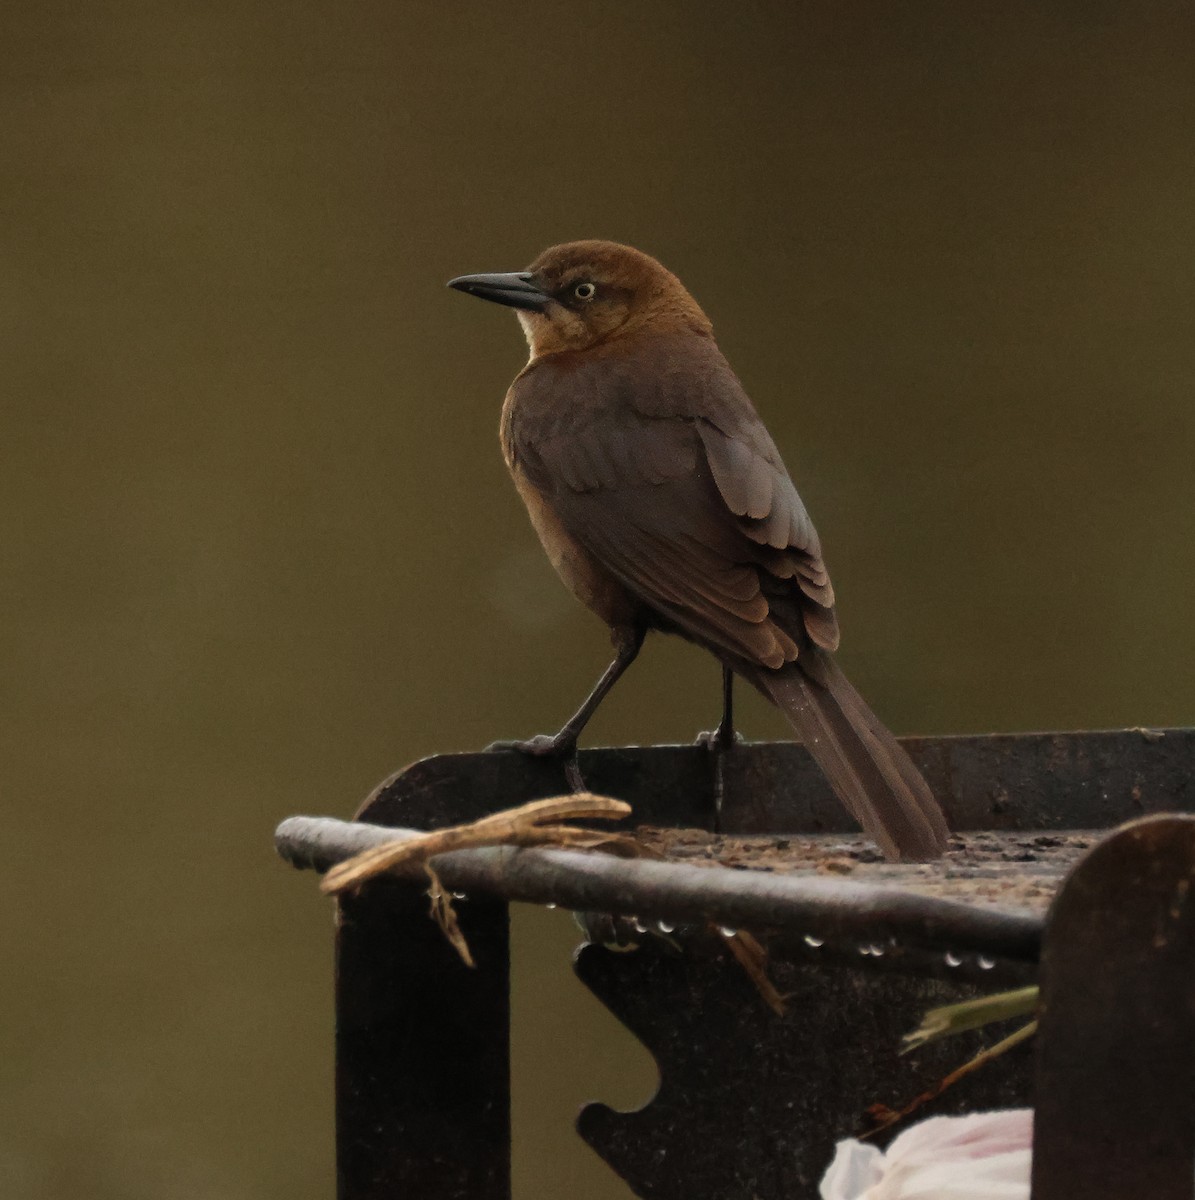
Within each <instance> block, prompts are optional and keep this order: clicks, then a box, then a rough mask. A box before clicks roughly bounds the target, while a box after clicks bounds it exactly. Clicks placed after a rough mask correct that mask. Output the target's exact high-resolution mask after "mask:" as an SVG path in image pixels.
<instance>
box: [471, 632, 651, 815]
mask: <svg viewBox="0 0 1195 1200" xmlns="http://www.w3.org/2000/svg"><path fill="white" fill-rule="evenodd" d="M644 632H645V631H644V630H642V629H636V630H631V631H628V632H626V633H625V634H623V635H621V636H618V637H616V640H615V649H616V653H615V656H614V661H613V662H612V663H611V664H610V665H609V666H608V667H607V668H606V669H605V671H603V672H602V677H601V679H599V680H598V681H597V683H596V684H595V685H594V689H593V691H592V692H590V693H589V695H588V696H587V697H586V698H585V703H584V704H582V705H581V707H580V708H579V709H577V711H576V712H575V713H573V715H572V716H571V717H569V719H568V720H567V721H565V723H564V725H562V726H561V728H560V731H559V732H558V733H554V734H547V733H541V734H537V735H536V736H535V737H533V738H528V739H527V740H526V741H523V742H494V743H493V745H491V746H490V747H489V749H491V750H519V751H521V752H522V753H524V754H535V755H539V756H541V757H551V758H562V759H564V760H565V768H564V769H565V774H566V775H567V777H568V781H569V786H570V787H572V789H573V790H574V791H578V792H581V791H584V790H585V782H584V780H583V779H582V778H581V772H580V770H579V769H578V767H577V739H578V738H579V737H580V736H581V731H582V730H583V729H584V728H585V726H586V725H588V724H589V719H590V718H591V717H592V716H593V714H594V713H595V712H597V710H598V706H599V705H600V704H601V702H602V701H603V700H604V699H605V698H606V695H607V694H608V693H609V691H610V689H611V688H612V687H613V686H614V685H615V684H616V683H617V682H618V680H619V679H620V678H621V676H622V673H623V672H624V671H625V670H626V669H627V667H629V666H630V665H631V663H633V662H634V661H635V659H636V657H637V656H638V654H639V648H640V646H642V645H643V637H644Z"/></svg>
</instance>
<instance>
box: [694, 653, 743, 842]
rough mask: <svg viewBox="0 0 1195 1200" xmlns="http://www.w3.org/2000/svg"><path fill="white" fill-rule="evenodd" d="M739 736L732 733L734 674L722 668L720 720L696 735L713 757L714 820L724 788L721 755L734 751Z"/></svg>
mask: <svg viewBox="0 0 1195 1200" xmlns="http://www.w3.org/2000/svg"><path fill="white" fill-rule="evenodd" d="M738 740H739V735H738V734H737V733H735V731H734V672H733V671H732V670H731V669H730V668H729V667H723V668H722V720H721V721H719V722H718V728H717V729H715V730H712V731H711V732H709V733H701V734H698V735H697V744H698V745H699V746H704V747H705V748H706V749H707V750H708V751H709V752H710V754H712V755H713V768H714V819H715V822H716V821H717V817H718V814H719V813H721V811H722V798H723V796H724V795H725V791H726V787H725V781H724V778H723V755H725V754H727V753H729V752H730V751H731V750H732V749H734V746H735V743H736V742H737V741H738Z"/></svg>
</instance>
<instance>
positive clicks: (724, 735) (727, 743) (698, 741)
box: [693, 725, 747, 753]
mask: <svg viewBox="0 0 1195 1200" xmlns="http://www.w3.org/2000/svg"><path fill="white" fill-rule="evenodd" d="M746 740H747V739H746V738H745V737H743V735H742V734H741V733H739V731H738V730H737V729H729V730H728V729H723V728H722V726H721V725H719V726H718V728H717V729H703V730H702V731H701V733H699V734H698V735H697V736H696V737H695V738H694V739H693V745H694V746H704V747H705V748H706V749H707V750H711V751H713V752H714V753H721V752H722V751H724V750H730V749H731V748H732V747H734V746H741V745H742V744H743V743H744V742H745V741H746Z"/></svg>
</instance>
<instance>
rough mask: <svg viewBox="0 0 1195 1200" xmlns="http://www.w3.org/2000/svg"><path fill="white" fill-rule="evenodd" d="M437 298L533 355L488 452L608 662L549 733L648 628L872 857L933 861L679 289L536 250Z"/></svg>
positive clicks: (807, 556)
mask: <svg viewBox="0 0 1195 1200" xmlns="http://www.w3.org/2000/svg"><path fill="white" fill-rule="evenodd" d="M449 287H453V288H457V289H458V290H459V291H462V292H467V293H469V294H470V295H473V296H480V297H481V298H482V299H485V300H493V301H495V302H497V303H498V304H504V305H508V306H509V307H511V308H514V309H516V310H517V311H518V318H519V321H520V323H521V324H522V326H523V330H524V332H525V334H526V336H527V341H528V344H529V345H530V348H531V357H530V360H529V361H528V363H527V365H526V366H525V367H524V368H523V370H522V371H521V372H520V373H519V375H518V376H517V377H516V379H515V381H514V383H513V384H511V387H510V390H509V391H508V392H507V393H506V401H505V403H504V405H503V407H502V425H501V433H502V448H503V452H504V454H505V456H506V463H507V466H508V467H509V468H510V472H511V475H512V476H513V477H514V482H515V486H516V487H517V488H518V490H519V494H520V495H521V496H522V497H523V501H524V503H525V504H526V505H527V511H528V512H529V513H530V515H531V523H532V524H533V525H534V526H535V530H536V532H537V533H538V534H539V538H540V541H541V542H542V543H543V546H544V549H545V550H546V551H547V554H548V558H549V559H551V561H552V565H553V566H554V567H555V568H556V570H557V571H558V572H559V574H560V576H561V578H562V579H563V580H564V582H565V583H566V584H567V585H568V586H569V588H571V589H572V591H573V592H574V593H575V594H576V596H577V597H578V598H579V599H580V600H581V601H582V602H583V603H585V604H586V605H588V607H589V608H591V609H592V610H593V611H594V612H595V613H597V615H598V616H599V617H601V618H602V620H604V621H605V622H606V624H607V625H609V627H610V631H611V640H612V641H613V643H614V648H615V652H616V656H615V659H614V661H613V662H612V663H611V664H610V666H609V667H608V668H607V669H606V672H605V674H604V675H603V676H602V678H601V679H600V680H599V681H598V684H597V686H596V687H595V688H594V690H593V692H592V694H591V695H590V696H589V698H588V699H587V700H586V701H585V703H584V704H583V705H582V706H581V708H580V709H579V710H578V711H577V712H576V713H575V714H574V715H573V717H572V718H570V720H569V721H568V722H567V723H566V724H565V726H564V727H563V728H562V729H561V730H560V732H559V733H558V734H556V735H555V736H554V737H547V736H540V737H538V738H533V739H531V741H529V742H522V743H516V745H517V746H518V747H519V748H520V749H523V750H526V751H528V752H530V753H536V754H559V755H564V756H570V755H574V754H575V751H576V744H577V738H578V736H579V735H580V733H581V730H582V729H583V728H584V726H585V723H586V722H587V721H588V720H589V718H590V717H591V716H592V715H593V713H594V711H595V710H596V709H597V706H598V705H599V703H600V702H601V700H602V699H603V697H604V696H605V695H606V693H607V692H608V691H609V690H610V688H611V687H612V686H613V685H614V683H615V681H616V680H617V679H618V677H619V676H620V675H621V674H622V673H623V672H624V671H625V670H626V669H627V667H628V666H630V664H631V662H632V661H633V660H634V658H635V656H636V655H637V654H638V652H639V648H640V646H641V645H642V643H643V639H644V636H645V634H646V633H647V631H648V630H649V629H656V630H661V631H663V632H665V633H674V634H679V635H680V636H681V637H684V638H687V639H689V640H690V641H692V642H696V643H697V644H698V645H701V646H704V647H705V648H706V649H707V650H709V651H710V652H711V653H712V654H713V655H715V657H717V658H718V659H719V660H720V661H721V663H722V666H723V673H724V674H723V681H724V699H725V709H724V714H723V721H722V724H721V725H720V726H719V729H718V731H717V732H716V733H715V735H714V738H715V741H716V742H717V743H718V744H720V745H721V746H723V747H725V746H726V745H728V744H730V743H732V741H733V737H734V734H733V726H732V724H731V711H730V698H731V681H732V680H733V677H734V675H741V676H742V677H743V678H744V679H747V680H749V681H750V682H751V683H752V684H754V685H755V687H757V688H758V689H759V690H760V691H761V692H762V693H763V694H764V695H765V696H767V697H768V698H769V699H770V700H771V701H772V702H773V703H774V704H776V705H778V706H779V707H780V708H781V709H782V710H783V711H784V713H785V715H786V716H787V717H788V719H789V721H790V722H791V723H792V726H793V728H794V729H795V730H796V732H797V733H798V734H799V735H800V737H801V740H802V741H803V742H804V744H805V746H806V747H807V748H808V750H809V751H810V753H811V754H812V755H813V757H814V759H815V760H816V761H817V763H818V765H819V766H820V767H821V769H822V770H823V771H824V772H825V774H826V776H827V777H828V779H829V781H830V783H831V785H832V786H833V788H834V791H835V792H836V793H837V795H838V797H839V799H840V800H841V801H842V803H843V804H844V805H845V806H846V807H847V809H848V810H849V811H850V812H851V813H852V814H853V815H854V817H855V818H856V820H858V821H859V823H860V824H861V825H862V826H863V828H864V829H865V830H866V831H867V833H868V834H870V835H871V837H873V838H874V839H875V841H876V842H877V843H878V845H879V846H880V848H881V849H882V850H883V852H884V854H885V855H887V856H888V857H889V858H903V859H928V858H933V857H936V856H938V855H940V854H941V853H942V851H943V849H944V847H945V844H946V839H947V837H948V836H949V834H948V830H947V826H946V821H945V819H944V818H943V815H942V811H941V809H940V808H939V807H938V804H937V802H936V801H935V799H934V797H933V794H932V793H931V792H930V790H929V787H928V785H927V784H926V782H925V780H924V779H923V778H922V777H921V775H920V773H919V772H918V770H917V768H916V767H915V766H914V765H913V763H912V761H911V760H910V759H909V756H908V755H907V754H906V753H905V751H904V750H903V749H902V748H901V747H900V745H899V744H898V743H897V741H896V739H895V738H894V737H893V736H892V734H891V733H890V732H889V731H888V730H887V729H886V728H885V727H884V725H883V724H882V723H881V722H880V720H879V718H878V717H876V715H875V714H874V713H873V712H872V711H871V709H870V708H868V707H867V705H866V704H865V703H864V701H863V699H862V698H861V697H860V695H859V693H858V692H856V691H855V689H854V688H853V687H852V686H851V684H850V683H849V682H848V681H847V678H846V676H845V675H843V673H842V671H841V670H840V669H839V667H838V664H837V663H836V662H835V661H834V656H833V653H832V652H833V651H834V650H835V649H836V648H837V647H838V622H837V619H836V617H835V614H834V592H833V589H832V588H831V585H830V577H829V575H828V574H827V572H826V566H825V563H824V562H823V560H822V548H821V543H820V541H819V540H818V536H817V532H816V530H815V529H814V528H813V522H812V521H811V520H810V519H809V514H808V513H807V512H806V511H805V506H804V504H802V503H801V498H800V497H799V496H798V495H797V490H796V488H795V487H794V486H793V482H792V480H791V479H790V478H789V475H788V471H787V470H785V467H784V463H783V462H782V461H781V458H780V454H779V452H778V451H777V449H776V445H775V443H774V442H773V441H772V439H771V437H770V436H769V434H768V431H767V430H766V429H765V428H764V425H763V422H762V421H761V420H760V419H759V416H758V415H757V414H756V411H755V409H754V407H753V406H752V404H751V401H750V400H749V399H748V398H747V395H746V393H745V392H744V391H743V387H742V385H741V384H740V383H739V381H738V379H737V378H736V376H735V374H734V372H733V371H732V370H731V368H730V365H729V364H728V363H727V361H726V359H725V358H723V356H722V353H721V351H719V349H718V345H717V343H716V342H715V341H714V334H713V328H712V326H711V325H710V322H709V320H708V319H707V317H706V315H705V313H703V312H702V311H701V309H700V307H699V306H698V304H697V302H696V301H695V300H694V299H693V297H692V296H690V295H689V293H688V292H687V291H686V290H685V288H684V286H683V285H682V284H681V282H680V280H679V279H677V278H676V276H675V275H673V274H672V273H671V272H669V271H667V270H666V269H665V268H664V267H663V266H662V265H661V264H660V263H658V262H656V260H655V259H653V258H650V257H649V256H648V255H646V254H643V253H641V252H640V251H638V250H634V249H632V248H631V247H629V246H621V245H618V244H617V243H614V242H604V241H583V242H570V243H568V244H567V245H562V246H553V247H552V248H551V249H549V250H545V251H544V253H543V254H541V255H540V256H539V258H537V259H536V260H535V262H533V263H532V264H531V266H530V267H529V268H528V269H527V270H526V271H517V272H510V273H503V274H493V275H463V276H461V277H460V278H458V279H454V280H452V281H451V282H450V283H449Z"/></svg>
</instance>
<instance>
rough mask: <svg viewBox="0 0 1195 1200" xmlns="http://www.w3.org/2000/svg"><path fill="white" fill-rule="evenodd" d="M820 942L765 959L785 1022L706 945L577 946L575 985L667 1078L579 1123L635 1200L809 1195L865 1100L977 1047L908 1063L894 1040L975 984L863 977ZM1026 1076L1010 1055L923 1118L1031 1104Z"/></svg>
mask: <svg viewBox="0 0 1195 1200" xmlns="http://www.w3.org/2000/svg"><path fill="white" fill-rule="evenodd" d="M826 949H829V943H827V946H826V947H825V948H823V949H819V950H817V951H813V950H810V949H809V948H806V953H805V954H804V955H799V956H796V957H793V958H788V957H780V958H777V959H775V960H774V961H773V963H772V966H771V967H770V973H771V974H772V976H773V978H774V981H775V982H776V984H777V986H778V988H779V989H780V991H781V992H783V993H784V994H786V995H787V996H789V997H790V999H789V1011H788V1013H787V1015H786V1016H785V1017H783V1018H780V1017H777V1016H776V1015H774V1014H773V1013H772V1012H771V1011H770V1010H769V1009H767V1008H766V1007H765V1006H764V1005H763V1004H762V1003H761V1001H760V999H759V996H758V994H756V993H755V992H754V990H753V989H752V986H751V984H750V983H749V982H748V980H747V979H746V978H745V977H744V976H743V974H742V972H740V971H739V970H737V969H736V966H735V964H734V963H733V962H731V961H729V956H728V955H727V954H726V953H725V951H724V950H720V949H719V948H718V947H717V945H716V943H713V941H712V939H708V938H707V939H697V940H695V941H687V942H686V943H685V947H684V954H683V955H680V954H675V953H670V952H669V950H668V948H667V946H666V945H665V944H664V943H662V942H660V941H659V940H658V939H645V940H644V941H643V944H642V945H641V947H640V949H639V950H638V951H636V952H635V953H633V954H626V953H615V952H612V951H609V950H607V949H606V948H605V947H602V946H587V947H586V948H585V949H584V950H582V952H581V954H580V956H579V958H578V961H577V973H578V975H579V976H580V978H581V980H582V981H583V982H584V983H585V984H586V986H587V987H589V988H590V990H591V991H593V992H594V993H595V994H596V995H597V997H598V998H599V999H600V1000H601V1001H602V1002H603V1003H604V1004H605V1005H606V1006H607V1007H608V1008H609V1009H610V1010H611V1011H612V1012H613V1013H614V1015H615V1016H616V1017H618V1019H619V1020H620V1021H621V1022H622V1023H623V1024H624V1025H626V1026H627V1027H628V1028H629V1029H630V1030H631V1032H632V1033H634V1034H635V1036H636V1037H638V1038H639V1039H640V1041H642V1042H643V1044H644V1045H645V1046H646V1047H647V1048H648V1050H649V1051H651V1054H652V1056H653V1057H654V1058H655V1061H656V1064H657V1066H658V1067H659V1071H660V1089H659V1091H658V1093H657V1094H656V1096H655V1097H654V1098H653V1099H652V1100H651V1101H650V1102H649V1103H648V1104H647V1105H646V1106H645V1107H644V1108H642V1109H640V1110H639V1111H637V1112H631V1113H619V1112H615V1111H614V1110H612V1109H610V1108H608V1107H606V1106H605V1105H602V1104H590V1105H588V1106H587V1107H586V1108H585V1109H584V1110H582V1113H581V1116H580V1118H579V1119H578V1130H579V1132H580V1134H581V1136H582V1137H583V1138H584V1139H585V1141H586V1142H588V1143H589V1145H590V1146H592V1147H593V1149H594V1150H596V1151H597V1153H598V1154H599V1155H601V1157H602V1158H603V1159H605V1161H606V1162H607V1163H609V1164H610V1166H612V1167H613V1168H614V1170H616V1171H617V1172H618V1173H619V1175H621V1176H622V1177H623V1179H624V1180H626V1182H627V1183H628V1184H629V1185H630V1187H631V1189H632V1190H633V1191H634V1193H635V1194H636V1195H637V1196H644V1197H651V1198H652V1200H698V1198H701V1200H806V1198H808V1200H813V1198H814V1197H816V1195H817V1181H818V1179H819V1178H820V1177H821V1174H822V1172H823V1171H824V1170H825V1168H826V1167H827V1166H828V1165H829V1162H830V1159H831V1158H832V1157H833V1154H834V1143H835V1142H836V1141H837V1140H838V1139H839V1138H844V1137H852V1136H855V1135H857V1134H859V1133H860V1132H862V1130H863V1127H864V1126H865V1125H866V1121H865V1119H864V1110H865V1109H866V1108H867V1106H868V1105H869V1104H871V1103H873V1102H884V1103H887V1104H890V1105H892V1106H894V1107H898V1108H899V1107H901V1106H902V1105H903V1104H905V1103H906V1102H907V1101H909V1100H911V1099H912V1098H913V1097H914V1096H916V1095H918V1094H919V1093H920V1092H921V1091H923V1090H924V1089H925V1088H926V1087H928V1086H929V1085H931V1084H932V1083H934V1082H935V1081H936V1080H938V1079H940V1078H941V1077H942V1076H943V1075H944V1074H946V1073H947V1072H948V1071H950V1070H952V1069H953V1068H954V1067H956V1066H958V1065H959V1064H960V1063H961V1062H963V1061H964V1060H965V1059H966V1058H967V1057H968V1056H969V1055H970V1054H972V1053H974V1052H975V1051H976V1050H977V1049H978V1048H979V1047H980V1045H981V1044H982V1043H983V1038H982V1037H980V1036H978V1035H974V1034H971V1035H966V1036H964V1037H961V1038H959V1039H957V1040H955V1039H951V1040H950V1041H949V1042H947V1043H939V1044H937V1045H932V1046H927V1047H924V1048H923V1049H922V1050H920V1051H919V1052H918V1053H916V1054H914V1055H909V1056H908V1057H905V1058H901V1057H900V1056H899V1055H898V1053H897V1051H898V1048H899V1046H900V1038H901V1035H902V1034H905V1033H907V1032H908V1031H909V1030H910V1029H911V1028H913V1027H915V1026H916V1025H917V1023H918V1021H919V1020H920V1017H921V1015H922V1014H923V1013H924V1012H925V1011H926V1009H928V1008H931V1007H933V1006H935V1005H937V1004H947V1003H951V1002H953V1001H956V1000H962V999H964V998H968V997H970V996H974V995H977V994H979V992H980V991H981V990H982V989H981V988H979V987H977V986H975V984H974V983H972V984H964V983H962V982H961V981H958V980H953V981H947V980H942V981H934V980H929V979H925V978H919V977H917V976H915V975H911V974H908V973H906V972H904V971H892V972H890V973H888V974H886V975H882V976H881V975H878V974H875V973H871V972H861V971H858V970H855V969H854V968H853V966H852V965H851V962H850V955H851V954H854V955H855V957H856V958H857V959H858V958H859V956H858V954H857V948H856V947H854V946H851V947H848V948H846V949H847V953H846V954H843V955H839V956H838V957H837V960H836V961H834V960H828V961H826V962H823V961H821V960H819V959H818V957H817V955H820V954H822V953H824V950H826ZM939 957H940V956H939ZM860 961H862V960H860ZM988 986H989V987H990V986H991V985H990V984H989V985H988ZM1030 1067H1031V1057H1030V1055H1028V1054H1026V1053H1019V1054H1017V1055H1016V1056H1014V1057H1012V1058H1010V1059H1009V1060H1007V1061H1006V1062H1004V1063H1002V1064H1001V1069H1000V1070H998V1071H988V1072H979V1073H978V1074H976V1075H975V1076H973V1077H972V1078H971V1079H969V1080H967V1081H965V1082H964V1083H962V1084H960V1085H959V1086H958V1087H957V1088H956V1089H954V1090H953V1091H951V1092H948V1093H947V1094H946V1095H945V1096H944V1097H943V1099H942V1100H941V1101H939V1102H937V1103H936V1104H935V1105H934V1106H933V1107H932V1108H931V1109H929V1110H927V1111H931V1112H935V1113H956V1112H964V1111H970V1110H973V1109H975V1108H1006V1107H1009V1106H1014V1105H1023V1104H1027V1103H1028V1102H1029V1099H1028V1097H1029V1086H1030V1073H1031V1072H1030Z"/></svg>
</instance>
